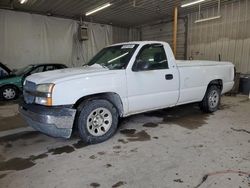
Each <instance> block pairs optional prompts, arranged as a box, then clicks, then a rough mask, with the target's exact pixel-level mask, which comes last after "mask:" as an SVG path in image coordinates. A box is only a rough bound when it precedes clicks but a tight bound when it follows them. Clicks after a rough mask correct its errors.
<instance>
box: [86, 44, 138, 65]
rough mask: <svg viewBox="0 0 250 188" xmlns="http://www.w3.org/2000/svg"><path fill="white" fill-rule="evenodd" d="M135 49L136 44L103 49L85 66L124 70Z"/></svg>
mask: <svg viewBox="0 0 250 188" xmlns="http://www.w3.org/2000/svg"><path fill="white" fill-rule="evenodd" d="M137 47H138V45H136V44H124V45H117V46H111V47H107V48H104V49H102V50H101V51H100V52H99V53H98V54H97V55H95V56H94V57H93V58H92V59H91V60H90V61H89V62H88V63H87V65H88V66H91V65H94V64H99V65H101V66H103V67H107V68H108V69H110V70H115V69H125V68H126V67H127V65H128V63H129V60H130V58H131V57H132V55H133V54H134V52H135V50H136V48H137Z"/></svg>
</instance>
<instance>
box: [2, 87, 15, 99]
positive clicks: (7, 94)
mask: <svg viewBox="0 0 250 188" xmlns="http://www.w3.org/2000/svg"><path fill="white" fill-rule="evenodd" d="M15 96H16V91H15V90H14V89H12V88H6V89H4V91H3V97H4V98H5V99H14V98H15Z"/></svg>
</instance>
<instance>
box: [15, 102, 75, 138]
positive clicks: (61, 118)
mask: <svg viewBox="0 0 250 188" xmlns="http://www.w3.org/2000/svg"><path fill="white" fill-rule="evenodd" d="M19 112H20V113H21V115H22V116H23V118H24V119H25V120H26V122H27V123H28V125H29V126H31V127H33V128H34V129H36V130H38V131H40V132H42V133H44V134H46V135H49V136H53V137H61V138H69V137H70V136H71V133H72V128H73V124H74V119H75V114H76V110H75V109H72V108H71V107H69V106H68V107H67V106H57V107H46V106H41V105H36V104H26V103H25V102H23V101H22V102H21V103H20V104H19Z"/></svg>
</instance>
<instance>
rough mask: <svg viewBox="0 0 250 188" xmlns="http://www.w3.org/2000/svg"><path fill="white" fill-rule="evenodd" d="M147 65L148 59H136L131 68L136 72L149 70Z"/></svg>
mask: <svg viewBox="0 0 250 188" xmlns="http://www.w3.org/2000/svg"><path fill="white" fill-rule="evenodd" d="M149 66H150V64H149V62H148V61H144V60H142V59H137V60H136V61H135V64H134V66H133V69H132V70H133V71H135V72H138V71H147V70H149Z"/></svg>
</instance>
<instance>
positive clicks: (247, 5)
mask: <svg viewBox="0 0 250 188" xmlns="http://www.w3.org/2000/svg"><path fill="white" fill-rule="evenodd" d="M201 8H202V7H201ZM216 14H217V8H216V7H215V8H210V9H206V10H203V11H202V15H203V17H204V18H206V17H209V16H215V15H216ZM221 16H222V17H221V18H220V19H218V20H211V21H207V22H203V23H194V22H195V20H196V19H198V12H197V13H192V14H189V15H188V18H189V20H188V23H189V25H188V57H192V58H193V59H202V60H218V59H219V54H220V55H221V60H222V61H231V62H233V63H234V64H235V66H236V69H237V71H238V72H241V73H250V32H249V31H250V1H249V0H241V1H232V2H231V3H227V4H225V5H223V6H222V7H221Z"/></svg>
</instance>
